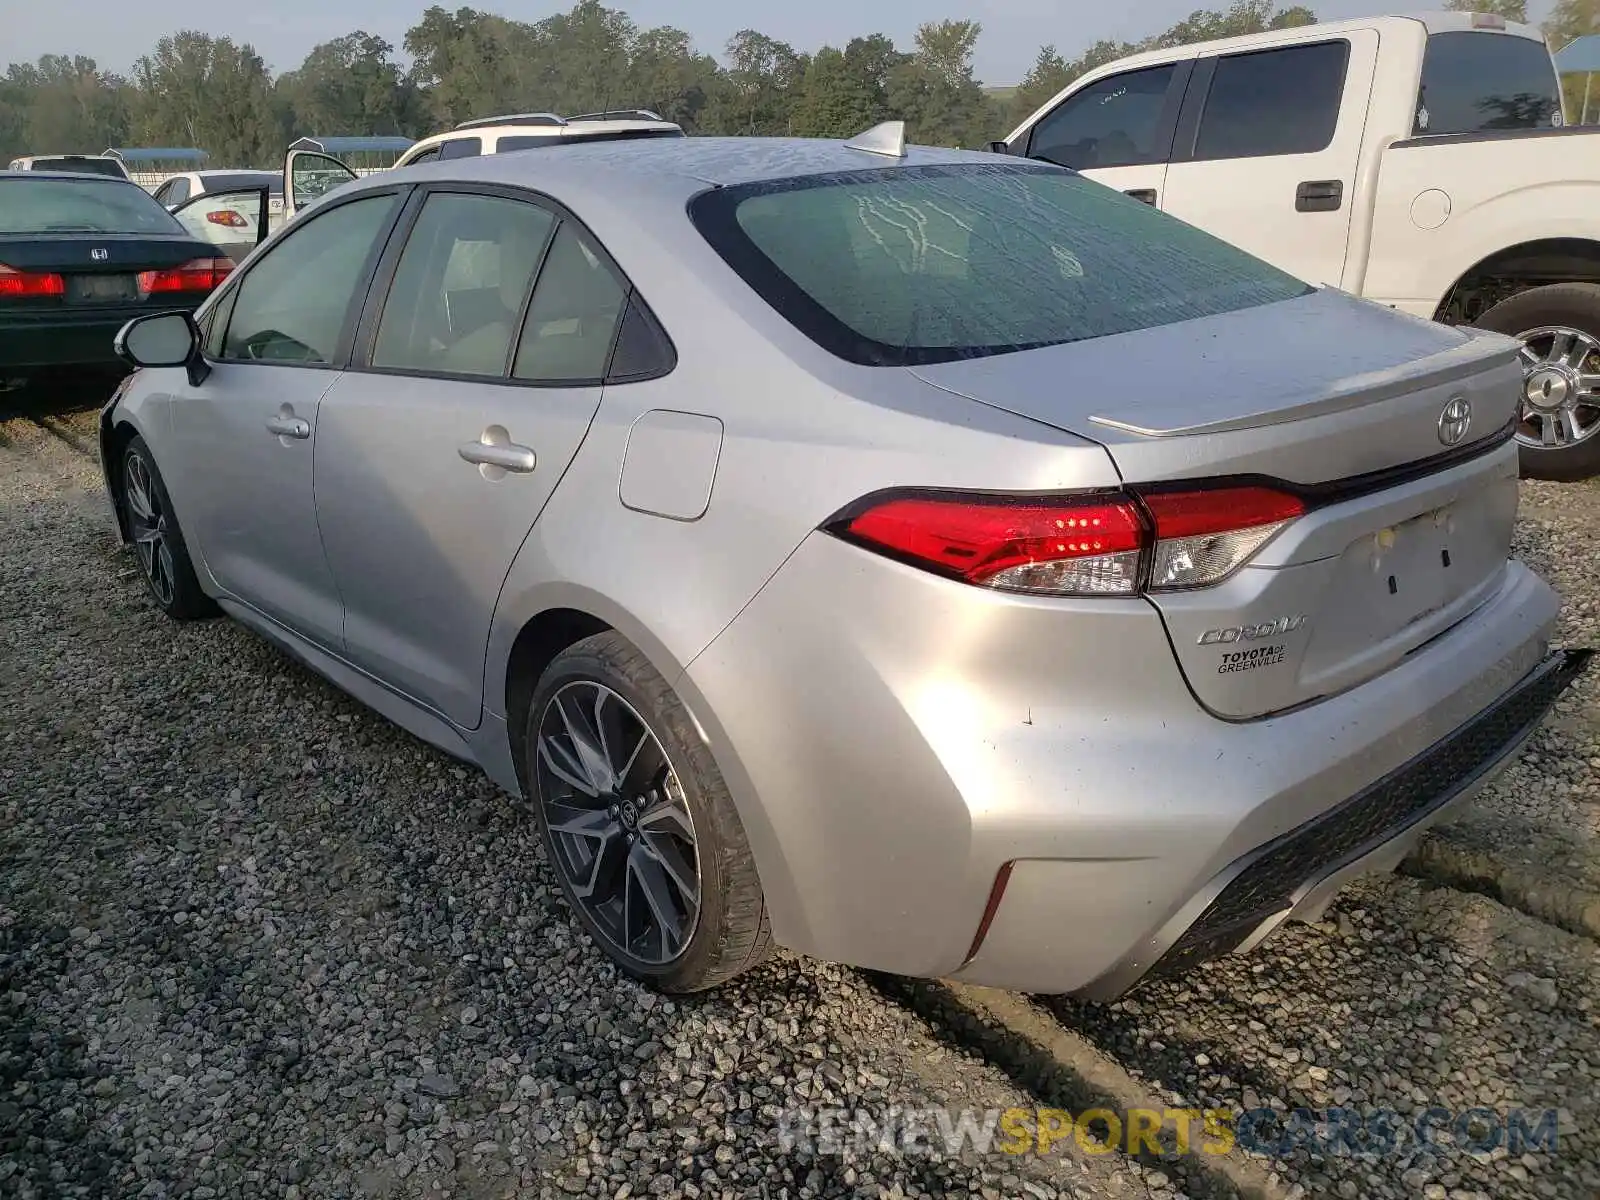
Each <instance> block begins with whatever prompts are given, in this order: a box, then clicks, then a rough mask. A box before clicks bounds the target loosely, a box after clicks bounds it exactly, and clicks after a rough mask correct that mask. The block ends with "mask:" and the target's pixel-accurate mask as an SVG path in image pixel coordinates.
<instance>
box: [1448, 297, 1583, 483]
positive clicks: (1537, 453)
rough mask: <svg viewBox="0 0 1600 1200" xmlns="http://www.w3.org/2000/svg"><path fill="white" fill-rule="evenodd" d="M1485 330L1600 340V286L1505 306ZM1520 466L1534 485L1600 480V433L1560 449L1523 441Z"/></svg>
mask: <svg viewBox="0 0 1600 1200" xmlns="http://www.w3.org/2000/svg"><path fill="white" fill-rule="evenodd" d="M1476 324H1477V325H1478V327H1479V328H1480V329H1492V330H1493V331H1494V332H1496V333H1504V334H1509V335H1510V336H1512V337H1520V336H1521V335H1522V334H1524V333H1528V332H1530V331H1532V330H1536V329H1549V328H1565V329H1575V330H1578V331H1579V332H1581V333H1585V334H1587V335H1589V336H1590V337H1592V338H1595V339H1597V340H1600V284H1593V283H1555V284H1550V285H1549V286H1547V287H1536V288H1529V289H1528V290H1527V291H1525V292H1518V293H1517V294H1516V295H1515V296H1512V297H1510V298H1509V299H1507V300H1502V301H1501V302H1500V303H1499V304H1496V305H1495V306H1494V307H1493V308H1491V309H1490V310H1489V311H1488V312H1486V313H1484V314H1483V315H1482V316H1481V317H1479V318H1478V320H1477V322H1476ZM1518 446H1519V451H1520V454H1519V461H1520V464H1521V470H1522V474H1523V476H1524V477H1525V478H1528V479H1551V480H1558V481H1561V482H1565V483H1573V482H1576V481H1578V480H1581V479H1588V478H1590V477H1592V476H1594V475H1596V474H1600V432H1597V433H1595V434H1593V435H1591V436H1589V437H1587V438H1585V439H1584V440H1583V441H1581V442H1577V443H1575V444H1573V445H1570V446H1563V447H1560V448H1557V449H1545V448H1542V447H1539V446H1533V445H1529V444H1528V443H1527V442H1526V441H1522V440H1521V439H1520V437H1519V442H1518Z"/></svg>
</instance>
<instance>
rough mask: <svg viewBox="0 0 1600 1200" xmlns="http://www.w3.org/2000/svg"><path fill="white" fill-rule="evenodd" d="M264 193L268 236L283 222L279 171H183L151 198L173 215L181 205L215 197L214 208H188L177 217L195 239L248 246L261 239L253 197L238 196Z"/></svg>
mask: <svg viewBox="0 0 1600 1200" xmlns="http://www.w3.org/2000/svg"><path fill="white" fill-rule="evenodd" d="M262 187H264V188H266V189H267V229H266V232H267V233H269V234H270V233H271V232H272V231H273V230H274V229H276V228H277V227H278V225H279V223H280V222H281V221H282V219H283V172H282V171H227V170H215V171H184V172H181V173H179V174H177V175H173V176H170V177H169V178H167V179H166V180H165V181H164V182H163V183H162V184H161V186H160V187H158V188H156V190H155V192H154V195H155V198H156V199H157V200H159V201H160V202H161V203H162V204H163V205H164V206H165V207H166V209H167V211H168V212H173V211H174V210H175V209H177V208H178V207H180V206H181V205H184V204H187V203H188V202H189V201H190V200H193V199H195V198H196V197H199V196H208V195H215V196H216V197H217V203H216V205H215V206H214V207H212V206H207V205H204V204H197V205H191V206H190V207H188V208H187V209H185V210H184V211H183V213H181V214H179V215H178V219H179V220H180V221H182V222H183V223H184V226H185V227H186V228H187V229H188V230H189V231H190V232H191V233H194V234H196V235H197V236H200V237H204V238H205V239H206V240H207V241H211V242H217V243H219V244H220V243H223V242H228V243H249V244H250V245H252V246H253V245H254V244H255V243H256V242H258V241H260V240H261V239H260V238H258V237H257V236H256V225H257V222H259V220H260V213H259V212H258V211H257V210H258V205H257V204H256V203H254V197H242V196H241V195H240V194H239V193H240V192H241V191H243V190H244V189H249V188H262Z"/></svg>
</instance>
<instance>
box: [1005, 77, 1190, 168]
mask: <svg viewBox="0 0 1600 1200" xmlns="http://www.w3.org/2000/svg"><path fill="white" fill-rule="evenodd" d="M1176 72H1177V67H1176V65H1167V66H1161V67H1149V68H1146V69H1145V70H1143V71H1127V72H1124V73H1123V74H1121V75H1108V76H1106V78H1104V79H1100V80H1096V81H1095V82H1094V83H1091V84H1090V85H1089V86H1088V87H1086V88H1084V89H1083V90H1082V91H1081V92H1078V93H1076V94H1075V95H1073V96H1070V97H1068V98H1067V99H1066V100H1064V101H1062V103H1061V107H1059V108H1057V109H1056V110H1055V111H1054V112H1052V113H1051V114H1050V115H1049V116H1047V117H1045V118H1044V119H1043V120H1042V121H1040V122H1039V123H1038V124H1037V125H1035V126H1034V128H1033V134H1032V136H1031V138H1030V140H1029V142H1028V157H1029V158H1040V159H1043V160H1044V161H1045V162H1051V163H1055V164H1056V165H1057V166H1060V167H1073V168H1076V169H1078V170H1087V169H1089V168H1091V167H1131V166H1136V165H1138V164H1141V163H1158V162H1163V161H1165V159H1166V157H1167V151H1168V149H1169V143H1170V142H1171V130H1170V128H1168V127H1167V126H1166V122H1165V121H1164V120H1163V117H1164V116H1165V113H1166V109H1167V92H1168V90H1169V89H1170V88H1171V87H1172V80H1173V76H1174V75H1175V74H1176ZM1163 134H1165V137H1163Z"/></svg>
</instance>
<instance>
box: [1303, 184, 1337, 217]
mask: <svg viewBox="0 0 1600 1200" xmlns="http://www.w3.org/2000/svg"><path fill="white" fill-rule="evenodd" d="M1343 202H1344V180H1342V179H1308V180H1306V182H1304V183H1302V184H1301V185H1300V186H1299V187H1297V188H1295V190H1294V207H1295V211H1296V212H1338V211H1339V206H1340V205H1341V204H1342V203H1343Z"/></svg>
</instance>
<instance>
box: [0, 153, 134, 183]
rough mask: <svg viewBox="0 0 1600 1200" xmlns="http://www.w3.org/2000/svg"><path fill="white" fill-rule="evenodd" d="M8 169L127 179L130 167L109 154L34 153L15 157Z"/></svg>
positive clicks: (7, 165)
mask: <svg viewBox="0 0 1600 1200" xmlns="http://www.w3.org/2000/svg"><path fill="white" fill-rule="evenodd" d="M6 170H8V171H68V172H71V173H72V174H75V175H109V176H111V177H112V178H113V179H127V178H129V175H128V168H127V167H125V166H123V165H122V163H121V161H120V160H119V159H115V158H112V157H111V156H110V155H109V154H33V155H29V156H28V157H26V158H13V159H12V160H11V161H10V162H9V163H8V164H6Z"/></svg>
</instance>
